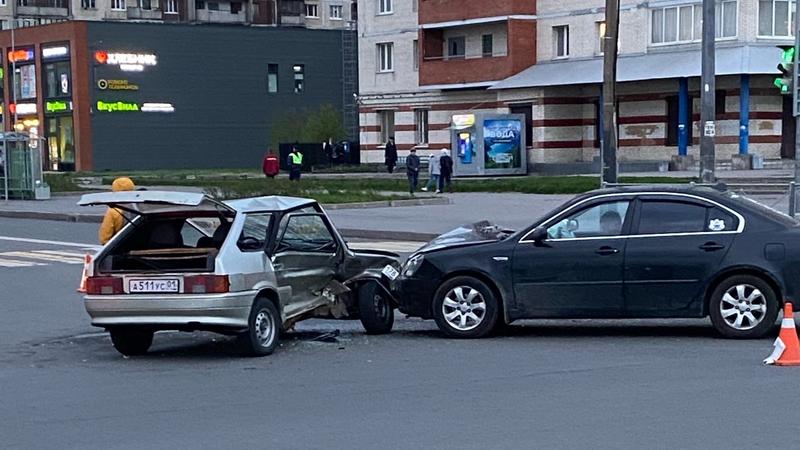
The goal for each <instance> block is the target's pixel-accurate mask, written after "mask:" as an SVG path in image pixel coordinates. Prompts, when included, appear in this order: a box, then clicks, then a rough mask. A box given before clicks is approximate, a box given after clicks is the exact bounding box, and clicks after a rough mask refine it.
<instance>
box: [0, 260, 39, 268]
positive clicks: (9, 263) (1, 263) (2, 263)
mask: <svg viewBox="0 0 800 450" xmlns="http://www.w3.org/2000/svg"><path fill="white" fill-rule="evenodd" d="M45 265H46V264H43V263H40V262H35V261H19V260H16V259H5V258H0V267H33V266H45Z"/></svg>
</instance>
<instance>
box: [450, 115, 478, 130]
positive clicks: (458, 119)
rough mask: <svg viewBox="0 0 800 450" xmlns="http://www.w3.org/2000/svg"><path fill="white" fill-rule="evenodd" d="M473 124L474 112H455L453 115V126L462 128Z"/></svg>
mask: <svg viewBox="0 0 800 450" xmlns="http://www.w3.org/2000/svg"><path fill="white" fill-rule="evenodd" d="M473 125H475V114H456V115H454V116H453V128H455V129H456V130H463V129H464V128H469V127H471V126H473Z"/></svg>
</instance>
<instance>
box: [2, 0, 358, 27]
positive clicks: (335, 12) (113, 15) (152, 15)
mask: <svg viewBox="0 0 800 450" xmlns="http://www.w3.org/2000/svg"><path fill="white" fill-rule="evenodd" d="M356 9H357V8H356V1H355V0H310V1H308V2H306V1H304V0H238V1H236V0H213V1H209V0H3V1H2V2H0V25H2V29H4V30H7V29H9V28H11V27H12V24H16V25H15V26H16V28H22V27H27V26H36V25H46V24H49V23H54V22H61V21H67V20H87V21H88V20H92V21H95V20H96V21H115V22H166V23H175V22H177V23H191V24H203V23H209V24H232V25H233V24H238V25H256V26H259V25H261V26H264V25H266V26H302V27H306V28H315V29H346V28H352V27H353V24H352V23H351V22H352V21H354V20H356V16H357V11H356ZM13 18H16V21H13V23H12V20H13Z"/></svg>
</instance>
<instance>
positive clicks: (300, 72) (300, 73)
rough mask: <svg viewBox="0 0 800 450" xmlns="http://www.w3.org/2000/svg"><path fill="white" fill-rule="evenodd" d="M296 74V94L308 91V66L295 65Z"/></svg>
mask: <svg viewBox="0 0 800 450" xmlns="http://www.w3.org/2000/svg"><path fill="white" fill-rule="evenodd" d="M292 72H293V73H294V93H295V94H299V93H301V92H303V91H305V90H306V85H305V82H306V80H305V78H306V66H304V65H303V64H295V65H293V66H292Z"/></svg>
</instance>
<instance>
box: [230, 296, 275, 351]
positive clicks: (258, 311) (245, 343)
mask: <svg viewBox="0 0 800 450" xmlns="http://www.w3.org/2000/svg"><path fill="white" fill-rule="evenodd" d="M280 326H281V316H280V313H279V312H278V308H277V307H275V304H274V303H273V302H271V301H270V300H269V299H267V298H263V297H259V298H257V299H256V300H255V301H254V302H253V307H252V309H251V310H250V318H249V319H248V321H247V331H245V332H244V333H242V334H241V335H240V336H239V339H240V342H241V346H242V349H243V350H244V351H245V353H247V354H250V355H253V356H264V355H269V354H271V353H272V352H274V351H275V348H276V347H277V346H278V340H279V339H280Z"/></svg>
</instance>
